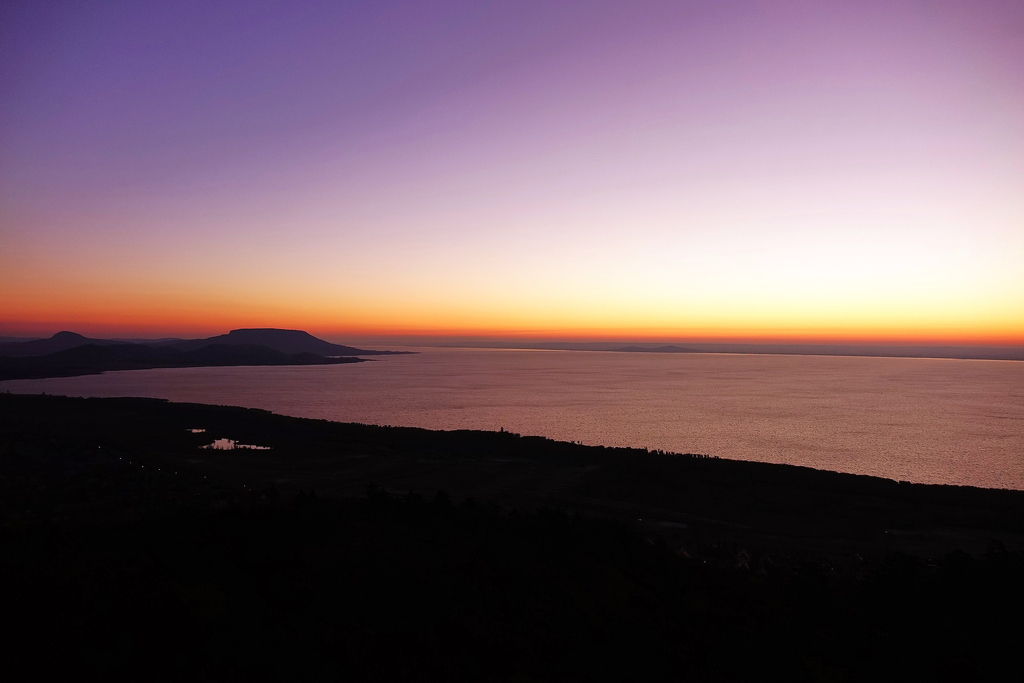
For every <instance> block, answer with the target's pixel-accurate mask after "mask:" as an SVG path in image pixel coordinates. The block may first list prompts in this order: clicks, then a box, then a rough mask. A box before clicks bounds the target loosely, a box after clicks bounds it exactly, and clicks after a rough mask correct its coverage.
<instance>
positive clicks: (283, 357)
mask: <svg viewBox="0 0 1024 683" xmlns="http://www.w3.org/2000/svg"><path fill="white" fill-rule="evenodd" d="M359 362H362V359H360V358H352V357H343V358H325V357H323V356H318V355H316V354H313V353H292V354H288V353H282V352H281V351H275V350H273V349H268V348H267V347H266V346H254V345H241V344H239V345H227V344H211V345H209V346H205V347H202V348H199V349H196V350H194V351H179V350H178V349H175V348H154V347H152V346H145V345H142V344H110V345H106V346H98V345H96V344H86V345H85V346H78V347H75V348H72V349H67V350H66V351H59V352H57V353H51V354H49V355H46V356H24V357H16V356H0V380H5V379H42V378H45V377H74V376H77V375H96V374H99V373H101V372H107V371H110V370H148V369H152V368H195V367H214V366H236V365H335V364H338V363H359Z"/></svg>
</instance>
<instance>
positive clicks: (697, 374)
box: [0, 349, 1024, 489]
mask: <svg viewBox="0 0 1024 683" xmlns="http://www.w3.org/2000/svg"><path fill="white" fill-rule="evenodd" d="M0 390H8V391H14V392H33V393H37V392H41V391H45V392H47V393H54V394H68V395H74V396H153V397H160V398H168V399H171V400H174V401H195V402H202V403H218V404H230V405H240V406H248V407H254V408H266V409H268V410H272V411H274V412H278V413H284V414H287V415H296V416H300V417H316V418H327V419H331V420H341V421H347V422H368V423H375V424H391V425H409V426H417V427H428V428H432V429H457V428H459V429H461V428H471V429H498V428H500V427H504V428H505V429H509V430H512V431H515V432H520V433H522V434H541V435H544V436H549V437H553V438H556V439H564V440H572V441H582V442H583V443H586V444H604V445H613V446H641V447H648V448H652V449H653V448H659V449H665V450H670V451H677V452H694V453H708V454H712V455H717V456H720V457H724V458H736V459H744V460H760V461H766V462H782V463H792V464H798V465H808V466H811V467H817V468H823V469H831V470H840V471H845V472H856V473H861V474H873V475H878V476H883V477H890V478H893V479H907V480H910V481H917V482H929V483H955V484H971V485H976V486H990V487H1001V488H1016V489H1024V362H1013V361H970V360H931V359H907V358H846V357H828V356H763V355H762V356H759V355H731V354H730V355H725V354H664V355H659V354H630V353H601V352H575V351H508V350H482V349H423V350H422V353H421V354H419V355H414V356H396V357H388V358H382V359H379V360H376V361H373V362H369V363H361V364H358V365H335V366H321V367H263V368H252V367H247V368H189V369H165V370H143V371H133V372H112V373H107V374H104V375H95V376H89V377H74V378H68V379H47V380H26V381H12V382H4V383H0Z"/></svg>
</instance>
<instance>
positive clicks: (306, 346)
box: [167, 328, 397, 356]
mask: <svg viewBox="0 0 1024 683" xmlns="http://www.w3.org/2000/svg"><path fill="white" fill-rule="evenodd" d="M211 344H230V345H238V344H245V345H258V346H266V347H267V348H270V349H274V350H275V351H280V352H282V353H289V354H295V353H315V354H317V355H319V356H380V355H389V354H393V353H397V352H394V351H371V350H368V349H357V348H354V347H352V346H344V345H342V344H332V343H330V342H328V341H324V340H323V339H318V338H317V337H314V336H313V335H311V334H309V333H308V332H303V331H302V330H279V329H274V328H263V329H243V330H231V331H230V332H228V333H227V334H222V335H219V336H216V337H210V338H208V339H191V340H185V341H174V342H169V343H168V344H167V345H168V346H172V347H174V348H176V349H178V350H180V351H191V350H196V349H200V348H202V347H204V346H209V345H211Z"/></svg>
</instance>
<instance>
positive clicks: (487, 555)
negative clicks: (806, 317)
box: [0, 394, 1024, 681]
mask: <svg viewBox="0 0 1024 683" xmlns="http://www.w3.org/2000/svg"><path fill="white" fill-rule="evenodd" d="M199 429H202V430H205V431H202V432H195V431H193V430H199ZM221 438H228V439H234V440H237V441H238V442H244V443H248V444H257V445H263V446H269V447H270V450H258V451H257V450H230V451H215V450H202V449H201V448H200V446H203V445H205V444H209V443H211V442H212V441H213V440H215V439H221ZM314 489H315V491H316V493H315V494H314V493H313V490H314ZM441 489H443V491H439V490H441ZM1022 544H1024V492H1019V491H997V490H985V489H974V488H964V487H953V486H925V485H917V484H908V483H902V482H894V481H888V480H882V479H877V478H871V477H864V476H855V475H846V474H837V473H831V472H823V471H817V470H810V469H806V468H799V467H790V466H781V465H766V464H757V463H746V462H736V461H726V460H718V459H713V458H707V457H702V456H687V455H671V454H665V453H660V452H648V451H645V450H638V449H611V448H599V447H586V446H580V445H575V444H570V443H564V442H555V441H551V440H548V439H543V438H539V437H521V436H519V435H516V434H511V433H504V432H499V433H495V432H473V431H458V432H434V431H427V430H421V429H408V428H390V427H373V426H367V425H356V424H341V423H332V422H326V421H318V420H303V419H297V418H289V417H283V416H280V415H273V414H271V413H267V412H264V411H257V410H245V409H240V408H228V407H217V406H203V405H194V404H174V403H168V402H164V401H157V400H148V399H73V398H64V397H53V396H25V395H11V394H0V612H2V613H3V615H4V618H3V619H2V620H0V624H2V626H0V628H2V632H0V643H2V644H3V645H2V646H0V647H3V648H5V650H6V652H5V654H4V661H5V671H6V672H10V674H9V675H12V676H13V678H14V679H23V678H26V677H31V678H43V677H45V675H46V674H57V675H59V674H64V675H66V674H68V673H74V674H75V675H76V677H82V676H86V677H90V678H93V677H95V678H99V677H102V678H104V679H107V680H109V679H111V678H115V679H132V680H138V679H141V678H145V679H152V678H164V679H167V678H174V679H178V678H189V679H197V678H199V679H206V680H227V679H232V680H234V679H239V680H241V679H246V680H303V681H306V680H321V679H332V680H337V679H339V678H345V679H348V680H409V681H412V680H416V681H420V680H445V681H451V680H474V681H478V680H496V681H497V680H500V681H513V680H516V681H583V680H587V681H590V680H615V681H620V680H644V681H648V680H690V679H696V680H722V681H728V680H737V681H749V680H762V679H768V680H798V681H802V680H807V681H824V680H828V681H831V680H910V679H913V680H918V679H927V678H934V679H937V680H992V679H1005V678H1006V677H1007V673H1008V672H1013V671H1014V670H1015V669H1016V667H1017V665H1018V663H1017V657H1016V652H1017V645H1018V643H1019V640H1020V637H1021V635H1022V630H1024V628H1022V625H1021V623H1020V620H1019V618H1018V617H1019V614H1020V613H1021V611H1020V610H1021V608H1022V607H1024V591H1021V590H1020V585H1021V581H1022V579H1024V556H1022V554H1021V548H1022V547H1024V545H1022Z"/></svg>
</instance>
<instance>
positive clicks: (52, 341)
mask: <svg viewBox="0 0 1024 683" xmlns="http://www.w3.org/2000/svg"><path fill="white" fill-rule="evenodd" d="M117 343H118V342H116V341H111V340H108V339H90V338H88V337H83V336H82V335H80V334H78V333H76V332H58V333H57V334H55V335H53V336H52V337H50V338H49V339H34V340H32V341H26V342H8V343H5V344H0V356H16V357H23V356H46V355H49V354H51V353H58V352H60V351H67V350H68V349H74V348H77V347H79V346H86V345H89V344H92V345H94V346H110V345H113V344H117Z"/></svg>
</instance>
